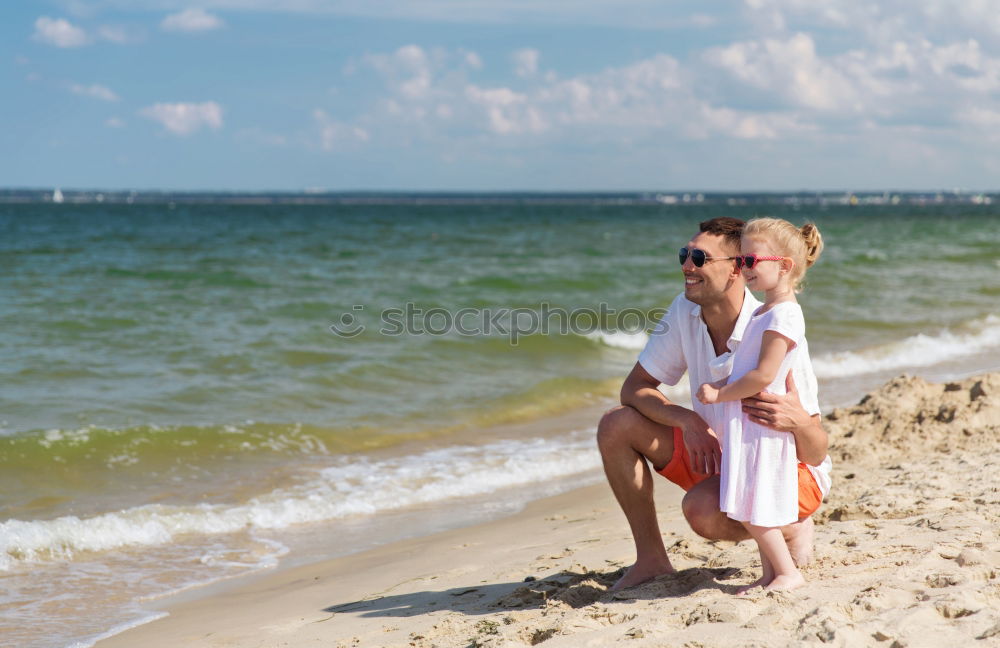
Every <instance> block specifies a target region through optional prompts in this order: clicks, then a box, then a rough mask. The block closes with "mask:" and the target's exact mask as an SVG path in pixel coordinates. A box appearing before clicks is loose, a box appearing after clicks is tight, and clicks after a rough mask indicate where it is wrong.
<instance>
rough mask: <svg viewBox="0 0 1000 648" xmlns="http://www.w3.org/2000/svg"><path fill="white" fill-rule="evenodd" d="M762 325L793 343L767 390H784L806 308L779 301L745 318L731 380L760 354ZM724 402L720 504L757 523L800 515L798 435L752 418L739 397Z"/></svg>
mask: <svg viewBox="0 0 1000 648" xmlns="http://www.w3.org/2000/svg"><path fill="white" fill-rule="evenodd" d="M764 331H777V332H778V333H780V334H781V335H783V336H785V337H787V338H788V339H789V340H791V341H792V342H793V343H794V346H793V347H792V348H790V349H789V351H788V353H787V354H785V358H784V360H782V362H781V368H780V369H779V370H778V373H777V375H776V376H775V379H774V382H773V383H771V384H770V385H769V386H768V387H767V389H766V391H769V392H771V393H773V394H784V393H785V377H786V376H787V375H788V371H789V369H790V368H791V366H792V362H793V361H794V359H795V354H796V353H798V351H799V347H800V346H801V345H802V342H803V341H804V340H805V334H806V324H805V318H803V316H802V308H801V307H799V305H798V304H797V303H795V302H782V303H779V304H775V305H774V306H773V307H772V308H771V309H770V310H768V311H766V312H764V313H760V312H757V313H755V314H754V316H753V317H752V318H751V320H750V322H749V323H748V324H747V327H746V330H745V332H744V333H743V339H742V341H741V342H740V345H739V347H737V348H736V350H735V351H734V352H733V369H732V373H731V374H730V377H729V382H730V383H733V382H735V381H737V380H739V379H740V378H742V377H743V376H744V375H746V374H747V372H749V371H750V370H751V369H754V368H756V367H757V364H758V361H759V359H760V345H761V341H762V338H763V335H764ZM721 405H724V406H725V418H724V420H725V421H726V424H725V431H724V432H723V435H722V474H721V486H720V492H719V508H720V509H721V510H722V511H724V512H725V513H726V515H728V516H729V517H730V518H732V519H734V520H738V521H741V522H750V523H751V524H755V525H757V526H764V527H779V526H784V525H786V524H791V523H792V522H795V521H796V520H798V517H799V515H798V511H799V486H798V459H797V458H796V456H795V436H794V435H792V434H791V433H789V432H778V431H776V430H772V429H770V428H766V427H764V426H763V425H758V424H756V423H754V422H752V421H750V420H749V419H748V418H747V417H746V415H745V414H743V412H742V410H741V404H740V401H727V402H724V403H721Z"/></svg>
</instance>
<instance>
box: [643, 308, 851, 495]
mask: <svg viewBox="0 0 1000 648" xmlns="http://www.w3.org/2000/svg"><path fill="white" fill-rule="evenodd" d="M761 306H762V304H761V302H759V301H757V299H756V298H755V297H754V296H753V294H752V293H751V292H750V291H749V290H746V291H745V292H744V296H743V307H742V308H741V309H740V315H739V318H738V319H737V320H736V326H735V327H733V333H732V335H730V336H729V340H728V341H727V342H726V346H727V347H728V348H729V351H728V352H727V353H723V354H722V355H721V356H716V355H715V347H714V346H713V345H712V337H711V336H710V335H709V334H708V326H706V324H705V321H704V320H703V319H702V318H701V306H699V305H698V304H695V303H694V302H692V301H691V300H689V299H688V298H687V297H685V296H684V295H683V294H680V295H678V296H677V298H676V299H674V301H673V303H672V304H670V308H669V310H667V312H666V314H664V316H663V318H662V319H661V320H660V322H659V323H658V324H657V325H656V328H655V329H654V330H653V332H652V333H651V334H650V336H649V342H647V343H646V347H645V348H644V349H643V350H642V353H640V354H639V364H640V365H641V366H642V368H643V369H645V370H646V371H647V372H648V373H649V375H651V376H652V377H654V378H656V379H657V380H659V381H660V382H662V383H664V384H667V385H676V384H677V383H678V382H679V381H680V379H681V377H682V376H683V375H684V372H685V371H687V373H688V383H689V385H690V390H691V394H692V395H693V394H694V393H695V392H697V391H698V388H699V387H700V386H701V385H702V384H704V383H710V382H715V381H717V380H721V379H722V378H728V377H729V374H730V373H731V372H732V368H733V353H732V352H733V351H735V350H736V349H737V347H738V346H739V344H740V342H741V341H742V340H743V333H744V331H745V330H746V327H747V324H748V323H749V322H750V318H751V317H752V316H753V313H754V311H755V310H757V309H758V308H760V307H761ZM792 377H793V379H794V380H795V387H796V389H798V391H799V401H800V402H801V403H802V407H803V409H805V411H806V412H808V413H809V414H810V415H813V414H819V413H820V409H819V398H818V387H817V384H816V374H815V373H814V372H813V368H812V360H811V359H810V357H809V345H808V343H807V342H806V340H805V339H804V338H803V340H802V344H801V345H800V346H799V348H798V353H796V354H795V358H794V361H793V363H792ZM691 400H692V407H693V408H694V411H695V412H696V413H698V415H699V416H701V417H702V418H703V419H705V422H706V423H708V425H709V426H710V427H711V428H712V429H713V430H715V433H716V434H721V433H722V430H724V429H725V423H726V416H725V408H724V407H723V406H724V405H725V403H717V404H715V405H704V404H702V402H701V401H699V400H698V399H697V398H692V399H691ZM831 468H832V464H831V462H830V457H829V456H828V457H826V458H825V459H824V460H823V463H821V464H820V465H819V466H809V470H810V472H811V473H812V474H813V477H815V478H816V483H817V484H818V485H819V488H820V491H822V493H823V495H824V496H825V495H826V494H827V493H829V492H830V485H831V480H830V470H831Z"/></svg>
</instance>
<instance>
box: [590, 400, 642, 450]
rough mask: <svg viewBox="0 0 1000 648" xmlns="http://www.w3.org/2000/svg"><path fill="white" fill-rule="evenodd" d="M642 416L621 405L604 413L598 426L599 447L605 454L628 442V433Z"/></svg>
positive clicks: (636, 411)
mask: <svg viewBox="0 0 1000 648" xmlns="http://www.w3.org/2000/svg"><path fill="white" fill-rule="evenodd" d="M638 416H642V414H640V413H639V412H638V410H636V409H635V408H633V407H630V406H628V405H619V406H617V407H613V408H611V409H609V410H608V411H607V412H605V413H604V416H602V417H601V421H600V422H599V423H598V424H597V447H598V448H600V450H601V452H602V453H604V452H606V451H608V450H611V449H613V448H617V447H619V446H620V445H621V444H623V443H627V442H628V432H629V429H630V428H632V426H634V425H635V423H636V421H637V419H636V417H638Z"/></svg>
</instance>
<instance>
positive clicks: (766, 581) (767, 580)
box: [736, 544, 774, 596]
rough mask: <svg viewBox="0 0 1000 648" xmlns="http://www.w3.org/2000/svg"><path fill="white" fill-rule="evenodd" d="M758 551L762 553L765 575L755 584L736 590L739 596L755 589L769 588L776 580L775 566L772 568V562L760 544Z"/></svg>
mask: <svg viewBox="0 0 1000 648" xmlns="http://www.w3.org/2000/svg"><path fill="white" fill-rule="evenodd" d="M757 549H758V550H759V551H760V564H761V567H762V568H763V572H764V573H763V574H762V575H761V577H760V578H758V579H757V580H755V581H754V582H752V583H750V584H749V585H744V586H743V587H741V588H739V589H738V590H736V594H737V595H740V596H742V595H743V594H746V593H747V592H749V591H750V590H752V589H754V588H755V587H767V586H768V585H770V584H771V581H773V580H774V566H772V565H771V561H770V560H768V559H767V556H766V555H765V554H764V550H763V549H761V547H760V544H758V545H757Z"/></svg>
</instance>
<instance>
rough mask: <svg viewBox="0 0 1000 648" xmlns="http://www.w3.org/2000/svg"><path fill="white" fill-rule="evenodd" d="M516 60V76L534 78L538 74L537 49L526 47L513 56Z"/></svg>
mask: <svg viewBox="0 0 1000 648" xmlns="http://www.w3.org/2000/svg"><path fill="white" fill-rule="evenodd" d="M511 58H512V59H513V60H514V74H516V75H517V76H519V77H530V76H534V75H535V73H537V72H538V58H539V53H538V50H536V49H531V48H530V47H526V48H524V49H519V50H517V51H516V52H514V53H513V54H512V55H511Z"/></svg>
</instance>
